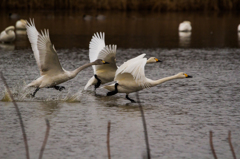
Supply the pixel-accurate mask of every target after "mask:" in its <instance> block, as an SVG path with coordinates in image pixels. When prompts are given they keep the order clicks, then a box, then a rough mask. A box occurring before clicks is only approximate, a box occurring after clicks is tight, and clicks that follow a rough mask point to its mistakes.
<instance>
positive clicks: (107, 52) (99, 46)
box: [84, 32, 117, 91]
mask: <svg viewBox="0 0 240 159" xmlns="http://www.w3.org/2000/svg"><path fill="white" fill-rule="evenodd" d="M104 39H105V34H104V33H101V32H100V33H96V34H94V35H93V36H92V39H91V41H90V43H89V59H90V62H92V61H94V60H96V59H99V58H101V59H103V60H104V61H108V62H109V64H108V65H100V66H92V67H93V71H94V76H92V78H90V79H89V81H88V82H87V84H86V86H85V87H84V90H87V88H88V87H89V86H91V85H94V87H95V91H96V89H97V88H98V87H99V86H100V85H101V84H105V83H108V82H112V81H113V79H114V77H115V73H116V70H117V65H116V50H117V46H116V45H112V46H111V45H109V46H105V40H104Z"/></svg>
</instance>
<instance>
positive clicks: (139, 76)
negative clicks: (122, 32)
mask: <svg viewBox="0 0 240 159" xmlns="http://www.w3.org/2000/svg"><path fill="white" fill-rule="evenodd" d="M143 56H145V55H144V54H142V55H140V56H138V57H136V58H134V59H131V60H129V61H127V62H125V63H124V64H123V65H121V66H120V67H119V68H118V70H117V72H116V75H115V79H114V81H117V82H118V83H119V84H121V82H124V83H125V82H133V81H134V82H135V83H137V84H138V85H140V86H143V87H148V86H147V85H146V83H147V82H146V77H145V72H144V68H145V65H146V63H147V58H143Z"/></svg>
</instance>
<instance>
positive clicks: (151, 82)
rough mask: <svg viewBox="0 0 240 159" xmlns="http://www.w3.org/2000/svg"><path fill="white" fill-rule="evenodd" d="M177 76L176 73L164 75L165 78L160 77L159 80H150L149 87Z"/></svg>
mask: <svg viewBox="0 0 240 159" xmlns="http://www.w3.org/2000/svg"><path fill="white" fill-rule="evenodd" d="M177 78H178V77H177V76H176V75H174V76H169V77H165V78H161V79H159V80H151V81H150V84H151V87H153V86H156V85H159V84H161V83H164V82H166V81H170V80H173V79H177Z"/></svg>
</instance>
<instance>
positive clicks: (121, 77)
mask: <svg viewBox="0 0 240 159" xmlns="http://www.w3.org/2000/svg"><path fill="white" fill-rule="evenodd" d="M146 63H149V61H148V60H147V59H146V58H143V55H140V56H138V57H136V58H135V59H134V60H133V59H131V60H129V61H127V62H125V63H124V64H123V65H121V66H120V67H119V68H118V70H117V72H116V75H115V79H114V81H116V83H115V84H111V85H106V86H103V88H105V89H107V90H109V91H111V92H108V93H107V96H111V95H114V94H116V93H126V98H127V99H128V100H130V101H131V102H135V101H134V100H132V99H130V98H129V97H128V94H129V93H132V92H137V91H140V90H142V89H145V88H148V87H154V86H156V85H158V84H161V83H163V82H166V81H169V80H173V79H179V78H191V77H192V76H189V75H187V74H186V73H183V72H180V73H178V74H176V75H174V76H170V77H166V78H162V79H159V80H151V79H149V78H146V77H145V73H144V67H145V65H146Z"/></svg>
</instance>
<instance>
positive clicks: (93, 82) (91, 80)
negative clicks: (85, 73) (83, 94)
mask: <svg viewBox="0 0 240 159" xmlns="http://www.w3.org/2000/svg"><path fill="white" fill-rule="evenodd" d="M96 83H97V80H96V78H95V77H94V76H92V78H90V80H88V83H87V84H86V86H85V87H84V90H87V89H88V87H89V86H91V85H95V84H96Z"/></svg>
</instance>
